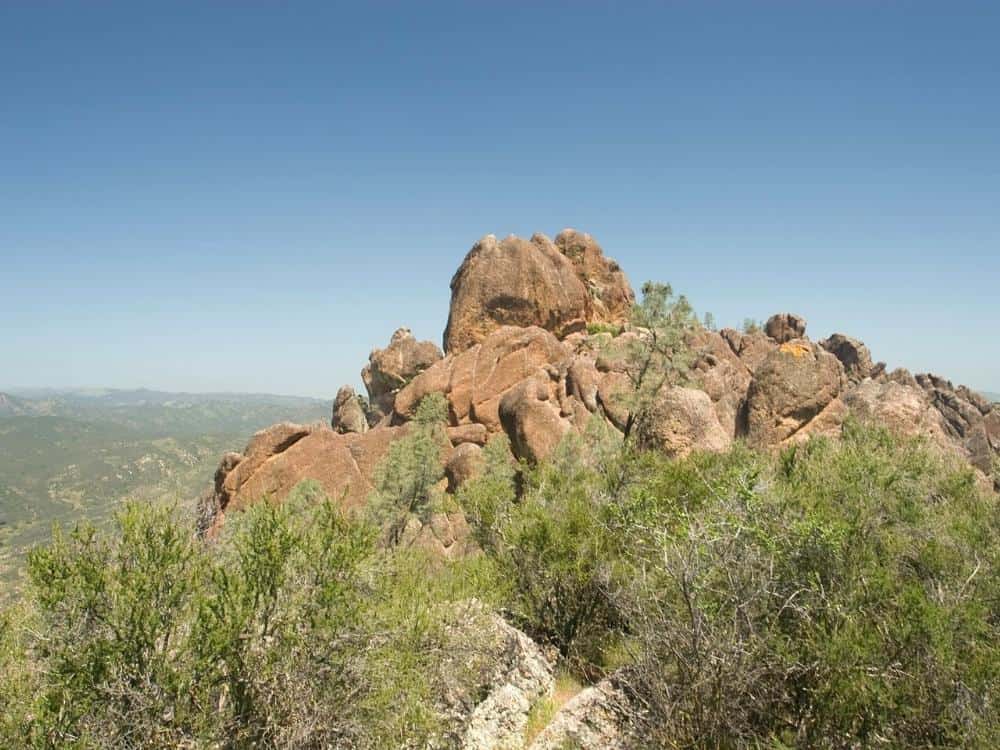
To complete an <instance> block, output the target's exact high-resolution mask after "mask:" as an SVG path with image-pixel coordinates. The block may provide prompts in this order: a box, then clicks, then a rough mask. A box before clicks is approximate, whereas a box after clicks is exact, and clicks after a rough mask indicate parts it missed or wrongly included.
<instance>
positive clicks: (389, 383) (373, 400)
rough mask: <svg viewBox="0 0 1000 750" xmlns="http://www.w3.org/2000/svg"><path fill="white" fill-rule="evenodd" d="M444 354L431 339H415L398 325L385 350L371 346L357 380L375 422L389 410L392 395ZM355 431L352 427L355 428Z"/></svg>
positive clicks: (390, 408)
mask: <svg viewBox="0 0 1000 750" xmlns="http://www.w3.org/2000/svg"><path fill="white" fill-rule="evenodd" d="M443 356H444V355H443V354H442V353H441V350H440V349H438V347H437V345H435V344H434V343H433V342H431V341H417V340H416V339H415V338H414V337H413V334H412V333H411V332H410V329H409V328H399V329H397V330H396V332H395V333H393V334H392V339H390V341H389V345H388V346H387V347H386V348H385V349H373V350H372V353H371V354H370V355H368V364H367V365H365V367H364V369H362V370H361V380H362V381H363V382H364V384H365V388H366V389H367V391H368V400H369V402H370V404H371V408H372V411H373V418H374V420H375V421H377V420H378V419H380V418H381V417H382V416H385V415H386V414H389V413H390V412H391V411H392V404H393V400H394V397H395V394H396V393H397V392H398V391H399V389H400V388H402V387H403V386H405V385H406V384H407V383H409V382H410V381H411V380H413V378H415V377H416V376H417V375H419V374H420V373H421V372H423V371H424V370H426V369H428V368H429V367H431V366H432V365H433V364H434V363H435V362H438V361H439V360H440V359H441V358H442V357H443ZM355 431H356V430H355Z"/></svg>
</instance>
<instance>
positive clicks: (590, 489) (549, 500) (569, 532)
mask: <svg viewBox="0 0 1000 750" xmlns="http://www.w3.org/2000/svg"><path fill="white" fill-rule="evenodd" d="M589 444H590V446H592V447H591V449H589V450H588V447H587V445H586V444H585V443H584V442H583V441H582V440H581V439H580V438H579V437H578V436H570V437H567V438H566V439H564V440H563V441H562V443H560V445H559V447H558V448H557V450H556V451H555V453H554V454H553V456H552V458H551V459H550V460H549V461H548V462H546V463H544V464H542V465H540V466H538V467H536V468H534V469H528V468H527V467H525V469H524V472H525V474H524V478H523V482H524V489H523V493H522V497H521V499H520V501H519V502H516V503H515V502H513V496H514V491H515V486H514V477H513V474H512V473H511V472H510V468H509V463H507V462H505V461H502V460H498V461H497V462H496V463H493V464H492V465H491V464H488V466H491V468H488V469H487V470H486V471H485V472H484V474H483V476H481V477H480V478H478V479H476V480H473V481H471V482H469V483H468V484H467V486H466V487H465V488H463V493H462V494H461V496H460V500H461V501H462V502H463V505H464V507H466V508H468V509H469V516H470V519H471V520H472V522H473V527H474V528H475V529H476V533H477V535H478V538H479V540H480V542H481V544H483V546H484V547H485V548H486V549H487V550H488V551H489V553H490V554H491V555H492V556H494V557H495V559H496V560H497V563H498V567H499V570H500V575H501V577H502V578H504V579H506V580H508V581H509V582H510V584H511V586H512V595H511V599H510V602H509V605H508V606H509V608H510V611H511V614H512V616H513V617H514V619H515V621H516V622H517V624H518V625H520V626H521V627H524V628H525V629H526V630H527V632H528V633H529V634H530V635H532V636H534V637H535V638H537V639H539V640H542V641H545V642H548V643H551V644H552V645H554V646H555V647H556V648H558V649H559V652H560V653H561V654H562V655H563V656H565V657H570V658H571V659H573V660H574V661H577V662H581V661H582V662H588V663H589V662H595V661H599V660H600V649H601V648H602V646H603V645H604V642H605V640H606V637H607V636H609V635H610V634H612V633H613V631H614V629H615V622H614V619H615V613H614V609H613V606H612V602H611V599H610V592H611V587H610V582H611V577H612V569H611V564H610V560H611V559H612V554H611V547H612V545H613V540H612V538H611V537H610V535H609V532H608V526H607V524H606V518H607V515H608V513H609V512H610V511H609V508H608V506H607V500H608V497H607V494H606V493H605V492H604V489H605V482H604V478H603V475H602V472H601V468H600V467H599V465H598V464H599V460H600V458H599V457H600V456H601V454H602V452H601V451H600V450H598V449H597V445H598V443H597V442H596V441H595V442H591V443H589Z"/></svg>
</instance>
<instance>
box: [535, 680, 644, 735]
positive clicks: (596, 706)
mask: <svg viewBox="0 0 1000 750" xmlns="http://www.w3.org/2000/svg"><path fill="white" fill-rule="evenodd" d="M633 715H634V709H633V708H632V706H631V705H630V702H629V699H628V696H627V694H626V692H625V690H624V689H623V688H622V687H621V686H620V685H619V684H618V683H617V681H616V680H615V678H614V677H611V678H608V679H605V680H601V681H600V682H599V683H597V684H596V685H592V686H590V687H588V688H585V689H584V690H582V691H580V692H579V693H578V694H577V695H575V696H574V697H573V698H572V699H570V701H569V702H568V703H566V705H564V706H563V707H562V708H561V709H559V711H558V712H557V713H556V715H555V716H554V717H553V718H552V721H551V722H549V725H548V726H547V727H545V729H543V730H542V731H541V733H540V734H539V735H538V736H537V737H535V739H534V740H533V741H532V743H531V745H529V746H528V750H563V749H564V748H567V747H572V748H576V750H630V748H634V747H637V746H641V743H639V742H637V739H638V738H637V737H636V734H637V732H636V724H635V722H634V721H633Z"/></svg>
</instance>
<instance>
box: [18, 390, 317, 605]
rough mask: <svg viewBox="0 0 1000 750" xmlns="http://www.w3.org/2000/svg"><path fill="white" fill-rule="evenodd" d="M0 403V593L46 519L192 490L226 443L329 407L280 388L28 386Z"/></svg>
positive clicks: (45, 529) (69, 520) (92, 514)
mask: <svg viewBox="0 0 1000 750" xmlns="http://www.w3.org/2000/svg"><path fill="white" fill-rule="evenodd" d="M32 395H33V397H32V398H26V397H20V398H18V397H10V398H9V399H8V408H7V410H6V411H4V410H0V594H2V590H3V589H4V588H5V587H9V586H10V585H12V584H13V583H14V582H15V580H16V577H17V574H18V573H19V572H20V571H21V569H22V567H23V556H24V554H25V552H26V550H27V549H28V548H29V547H30V546H31V545H34V544H37V543H40V542H43V541H46V540H48V539H49V536H50V533H51V527H52V524H53V523H60V524H63V525H70V526H72V524H73V523H75V522H76V521H77V520H80V519H83V518H87V519H89V520H91V521H93V522H95V523H97V524H105V523H107V522H109V521H110V519H111V518H112V516H113V515H114V512H115V510H116V509H117V508H118V507H119V506H120V504H121V502H122V501H123V500H124V499H125V498H132V499H135V500H143V501H147V502H148V501H157V500H161V499H164V498H173V499H176V498H179V497H180V498H193V497H194V496H195V495H197V493H198V492H200V491H201V490H202V488H203V487H204V486H205V484H206V482H207V481H208V478H209V477H211V475H212V472H213V471H214V470H215V467H216V465H217V464H218V460H219V456H221V455H222V454H223V453H224V452H226V451H228V450H239V449H242V447H243V445H244V444H245V443H246V440H247V437H248V435H250V434H252V433H253V432H254V431H255V430H258V429H261V428H263V427H267V426H268V425H270V424H272V423H274V422H275V421H282V420H291V421H300V422H312V421H315V420H317V419H324V418H326V416H327V414H328V411H329V407H328V405H327V404H326V403H325V402H323V401H320V400H318V399H303V398H293V397H286V396H263V395H246V396H240V395H225V394H215V395H213V394H208V395H198V394H169V393H158V392H153V391H108V392H100V393H86V394H77V393H50V392H44V393H36V394H32Z"/></svg>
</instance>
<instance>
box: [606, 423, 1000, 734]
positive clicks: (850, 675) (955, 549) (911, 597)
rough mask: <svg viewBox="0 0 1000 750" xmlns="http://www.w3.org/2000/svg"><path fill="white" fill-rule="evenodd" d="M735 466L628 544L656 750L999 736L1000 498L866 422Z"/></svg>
mask: <svg viewBox="0 0 1000 750" xmlns="http://www.w3.org/2000/svg"><path fill="white" fill-rule="evenodd" d="M737 453H738V452H737ZM699 460H702V461H703V460H704V459H695V461H696V462H697V461H699ZM731 461H732V456H729V457H719V458H717V459H713V460H711V461H710V462H709V463H710V464H712V465H714V467H715V469H714V470H712V471H708V472H705V471H699V473H700V474H701V476H702V477H704V482H703V484H704V485H705V486H706V487H707V488H708V494H707V495H705V494H702V493H694V494H688V496H687V501H686V502H684V503H681V504H677V505H673V504H672V503H670V502H666V503H663V504H662V505H661V508H662V518H661V521H660V522H659V523H652V524H648V525H647V526H646V528H647V529H648V531H646V532H643V531H642V530H640V529H635V532H636V533H635V534H634V536H633V543H634V547H633V549H634V550H635V553H634V555H633V556H632V564H633V566H634V567H635V569H640V568H641V569H642V570H643V571H644V575H643V577H642V578H641V579H640V578H638V577H636V578H635V579H634V580H635V583H633V585H632V586H631V587H630V591H629V595H628V597H626V598H623V600H622V601H623V602H625V601H627V602H628V603H627V604H623V606H624V607H625V608H626V609H627V612H628V614H627V619H628V622H629V627H630V628H631V629H632V630H633V632H634V634H635V640H636V642H637V643H639V644H640V647H639V648H638V658H637V660H636V663H635V665H634V666H633V667H632V671H631V679H632V685H633V688H634V689H635V691H636V693H637V694H639V695H641V696H642V698H643V700H644V702H645V705H647V706H648V707H649V708H650V713H649V714H648V727H647V730H648V731H647V732H646V736H647V737H648V738H649V740H650V743H651V744H650V746H652V747H661V746H663V745H664V744H670V745H671V746H676V747H693V746H706V745H708V746H722V747H737V746H753V745H760V744H771V745H777V746H799V747H831V748H832V747H836V748H840V747H844V748H846V747H859V746H860V747H868V746H876V745H885V746H891V747H955V746H963V747H984V748H985V747H995V746H997V741H998V739H1000V735H998V731H1000V725H998V723H997V719H996V715H997V713H996V706H995V705H994V704H993V703H992V701H993V700H994V696H995V695H997V690H998V688H1000V646H998V644H1000V621H998V618H997V612H998V609H997V604H998V603H1000V584H998V572H1000V571H998V563H1000V547H998V544H997V541H996V540H997V531H1000V522H998V515H997V504H996V498H995V496H993V497H984V496H982V495H980V494H979V493H978V492H977V490H976V488H975V484H974V481H973V479H972V476H971V473H970V472H969V471H968V470H967V469H959V470H956V469H954V468H952V467H950V466H948V465H947V464H945V463H943V462H942V461H941V460H940V459H939V458H937V457H936V456H935V455H934V454H932V453H931V452H929V451H928V450H927V449H926V448H925V447H924V446H922V445H921V444H919V443H915V442H913V441H902V440H898V439H896V438H893V437H892V436H891V435H889V434H888V433H887V432H886V431H884V430H878V429H870V428H862V427H860V426H859V425H855V424H849V425H848V426H847V427H846V428H845V432H844V436H843V439H842V440H841V441H838V442H834V441H828V440H814V441H811V442H809V443H806V444H804V445H802V446H798V447H795V448H791V449H788V450H787V451H786V452H785V453H784V454H783V455H782V456H781V457H780V458H778V459H776V460H774V461H772V462H769V463H770V465H760V463H759V462H755V461H750V462H749V463H746V462H744V461H737V462H736V464H735V466H740V465H742V466H741V468H738V469H737V471H736V473H735V475H734V474H733V472H732V469H733V468H734V466H733V465H729V464H730V463H731ZM755 464H756V465H755ZM727 465H729V466H727ZM720 467H722V470H721V472H720V471H719V468H720ZM667 473H671V471H670V470H668V471H667ZM741 474H742V476H743V479H738V480H737V481H735V482H734V481H733V478H734V476H736V477H738V476H740V475H741ZM668 485H669V483H668ZM699 494H701V497H697V495H699ZM691 499H695V506H696V512H689V509H687V508H684V507H683V506H684V505H687V504H688V502H689V501H690V500H691ZM672 506H673V507H672Z"/></svg>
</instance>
